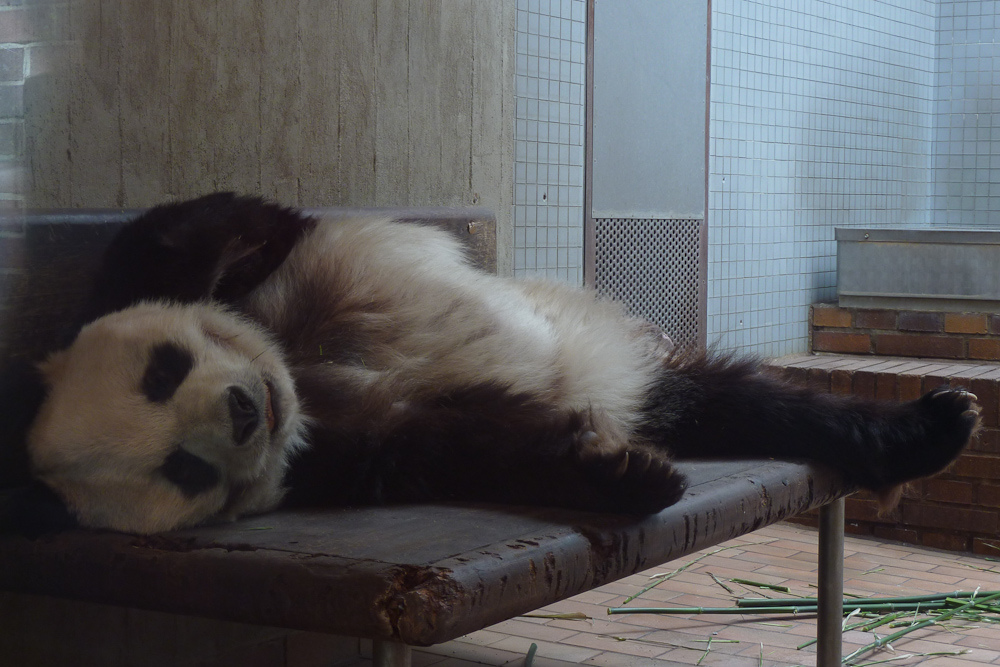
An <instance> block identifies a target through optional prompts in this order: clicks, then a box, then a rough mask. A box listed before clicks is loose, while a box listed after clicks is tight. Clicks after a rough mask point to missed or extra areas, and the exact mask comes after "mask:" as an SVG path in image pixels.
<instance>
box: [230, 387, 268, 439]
mask: <svg viewBox="0 0 1000 667" xmlns="http://www.w3.org/2000/svg"><path fill="white" fill-rule="evenodd" d="M228 400H229V416H230V417H231V418H232V421H233V442H235V443H236V444H237V445H242V444H244V443H246V441H247V440H249V439H250V436H251V435H253V432H254V431H256V430H257V424H258V423H259V422H260V415H259V414H258V413H257V406H256V405H254V402H253V400H252V399H251V398H250V396H248V395H247V393H246V392H245V391H244V390H243V389H240V388H239V387H230V388H229V399H228Z"/></svg>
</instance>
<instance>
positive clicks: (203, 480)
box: [159, 449, 219, 498]
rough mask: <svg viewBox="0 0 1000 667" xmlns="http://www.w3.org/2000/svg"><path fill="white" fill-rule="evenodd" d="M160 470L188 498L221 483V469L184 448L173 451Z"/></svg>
mask: <svg viewBox="0 0 1000 667" xmlns="http://www.w3.org/2000/svg"><path fill="white" fill-rule="evenodd" d="M159 471H160V474H162V475H163V476H164V477H166V478H167V479H168V480H170V481H171V482H172V483H173V484H174V485H176V486H177V488H179V489H180V490H181V493H183V494H184V495H185V496H187V497H188V498H194V497H195V496H197V495H199V494H201V493H205V492H206V491H209V490H211V489H213V488H215V486H216V485H218V483H219V471H218V470H217V469H216V468H215V466H213V465H212V464H211V463H209V462H208V461H206V460H205V459H203V458H201V457H199V456H195V455H194V454H192V453H191V452H188V451H185V450H183V449H177V450H175V451H173V452H171V453H170V454H169V455H168V456H167V458H166V460H165V461H164V462H163V465H161V466H160V468H159Z"/></svg>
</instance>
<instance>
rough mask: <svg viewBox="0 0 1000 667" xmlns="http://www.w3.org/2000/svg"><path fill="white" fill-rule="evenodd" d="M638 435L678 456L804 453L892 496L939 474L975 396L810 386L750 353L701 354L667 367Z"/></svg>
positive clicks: (968, 424)
mask: <svg viewBox="0 0 1000 667" xmlns="http://www.w3.org/2000/svg"><path fill="white" fill-rule="evenodd" d="M645 412H646V414H647V422H646V425H645V427H644V429H643V431H644V434H645V435H646V436H647V437H649V438H651V439H653V440H656V441H659V442H661V443H663V444H665V445H667V446H668V447H669V448H670V450H671V451H672V452H674V454H676V455H677V456H679V457H683V456H691V457H697V456H761V455H762V456H769V457H770V456H774V457H782V458H790V457H791V458H796V457H799V458H809V459H815V460H818V461H822V462H824V463H827V464H829V465H832V466H834V467H835V468H837V469H839V470H841V471H842V472H843V473H844V475H845V476H846V477H847V478H848V479H849V480H850V481H852V482H853V483H855V484H857V485H858V486H860V487H862V488H865V489H869V490H873V491H876V492H879V493H881V494H883V496H884V497H887V498H891V496H892V495H893V493H892V492H893V490H894V489H895V488H896V487H898V486H899V485H901V484H904V483H906V482H908V481H911V480H914V479H918V478H920V477H926V476H928V475H932V474H934V473H937V472H940V471H941V470H942V469H944V468H945V467H946V466H947V465H948V464H949V463H951V462H952V461H953V460H955V458H957V457H958V455H959V454H960V453H961V452H962V449H963V448H964V447H965V446H966V445H967V444H968V442H969V439H970V438H971V437H972V435H973V434H974V432H975V430H976V428H977V426H978V424H979V410H978V406H977V405H976V404H975V396H973V395H972V394H970V393H969V392H967V391H964V390H961V389H951V388H949V387H939V388H937V389H935V390H933V391H931V392H929V393H927V394H925V395H924V396H923V397H921V398H919V399H917V400H915V401H911V402H908V403H888V402H879V401H868V400H864V399H859V398H857V397H852V396H840V395H833V394H826V393H822V392H817V391H813V390H811V389H808V388H804V387H799V386H796V385H792V384H789V383H787V382H784V381H781V380H778V379H777V378H774V377H772V376H770V375H767V374H765V373H763V372H761V370H760V368H759V366H758V364H757V363H756V362H754V361H752V360H739V359H733V358H728V357H724V356H715V357H713V356H711V355H698V356H691V357H687V358H680V359H675V360H674V361H673V362H672V363H669V364H668V366H667V367H665V368H664V370H663V373H662V375H661V376H660V381H659V382H658V384H657V387H656V389H655V390H654V391H653V392H652V394H651V397H650V401H649V403H648V405H647V407H646V410H645Z"/></svg>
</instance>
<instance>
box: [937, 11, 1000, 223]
mask: <svg viewBox="0 0 1000 667" xmlns="http://www.w3.org/2000/svg"><path fill="white" fill-rule="evenodd" d="M939 10H940V19H939V24H938V52H937V55H938V59H937V64H938V78H937V103H936V104H937V106H936V118H935V120H936V126H935V128H934V150H933V152H934V162H933V164H934V186H933V188H934V189H933V199H932V203H931V208H932V210H933V223H934V225H935V226H950V227H954V226H959V227H984V226H988V227H991V228H996V227H997V225H1000V16H998V15H997V14H998V12H1000V3H998V2H983V1H982V0H940V3H939Z"/></svg>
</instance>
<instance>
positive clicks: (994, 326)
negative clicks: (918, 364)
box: [810, 304, 1000, 361]
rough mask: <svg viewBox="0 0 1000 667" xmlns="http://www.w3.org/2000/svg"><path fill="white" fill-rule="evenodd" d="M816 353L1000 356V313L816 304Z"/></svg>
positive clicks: (812, 323)
mask: <svg viewBox="0 0 1000 667" xmlns="http://www.w3.org/2000/svg"><path fill="white" fill-rule="evenodd" d="M810 338H811V349H812V350H813V351H814V352H834V353H843V354H877V355H887V356H899V357H932V358H937V359H982V360H990V361H996V360H1000V315H995V314H991V313H940V312H927V311H907V310H869V309H864V308H840V307H837V306H833V305H830V304H816V305H814V306H813V307H812V309H811V316H810Z"/></svg>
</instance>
